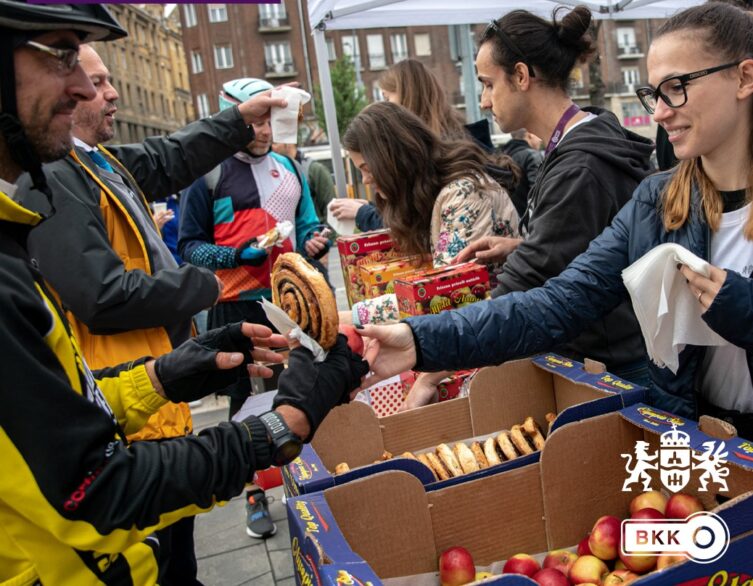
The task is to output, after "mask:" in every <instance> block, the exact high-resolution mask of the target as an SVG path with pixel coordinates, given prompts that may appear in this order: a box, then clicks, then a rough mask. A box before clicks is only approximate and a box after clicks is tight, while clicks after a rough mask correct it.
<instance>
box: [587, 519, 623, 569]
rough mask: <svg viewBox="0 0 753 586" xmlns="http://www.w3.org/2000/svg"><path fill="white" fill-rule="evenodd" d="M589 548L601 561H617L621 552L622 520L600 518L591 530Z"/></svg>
mask: <svg viewBox="0 0 753 586" xmlns="http://www.w3.org/2000/svg"><path fill="white" fill-rule="evenodd" d="M588 547H589V548H591V553H593V555H595V556H596V557H597V558H599V559H602V560H605V561H607V560H613V559H615V558H616V557H617V553H618V552H619V551H620V520H619V519H618V518H617V517H613V516H612V515H605V516H603V517H599V519H598V520H597V521H596V523H595V524H594V528H593V529H591V535H590V536H589V538H588Z"/></svg>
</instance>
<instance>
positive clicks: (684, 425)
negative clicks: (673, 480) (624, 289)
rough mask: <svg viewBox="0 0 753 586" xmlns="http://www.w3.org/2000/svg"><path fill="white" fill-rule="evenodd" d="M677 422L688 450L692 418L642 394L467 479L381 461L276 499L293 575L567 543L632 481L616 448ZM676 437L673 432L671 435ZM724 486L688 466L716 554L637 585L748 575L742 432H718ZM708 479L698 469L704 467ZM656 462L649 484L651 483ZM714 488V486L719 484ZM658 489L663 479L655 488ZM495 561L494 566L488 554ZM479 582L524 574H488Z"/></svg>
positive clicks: (623, 496)
mask: <svg viewBox="0 0 753 586" xmlns="http://www.w3.org/2000/svg"><path fill="white" fill-rule="evenodd" d="M673 425H674V426H675V427H674V430H676V431H680V432H682V433H683V434H685V435H683V436H682V438H683V441H684V442H685V444H684V445H685V446H686V447H687V448H688V449H690V450H691V451H692V453H693V454H695V456H694V458H695V457H696V456H699V455H701V454H703V452H704V451H705V450H706V447H707V446H706V444H707V443H708V442H716V444H715V445H718V442H719V440H717V439H716V438H714V437H711V436H709V435H706V434H704V433H702V432H701V431H700V430H699V429H698V424H697V423H696V422H693V421H689V420H685V419H682V418H679V417H675V416H673V415H671V414H669V413H665V412H662V411H659V410H657V409H653V408H651V407H649V406H647V405H645V404H635V405H632V406H629V407H627V408H624V409H622V410H620V411H619V412H613V413H609V414H605V415H601V416H597V417H593V418H589V419H584V420H582V421H578V422H573V423H570V424H567V425H563V426H561V427H559V428H558V429H557V430H556V431H554V432H553V433H552V435H551V437H550V438H549V439H548V440H547V443H546V445H545V446H544V448H543V450H542V453H541V458H540V460H539V461H537V462H530V463H529V464H527V465H525V466H521V467H517V468H514V469H506V470H503V471H501V472H499V473H497V474H492V475H488V476H483V477H480V478H477V479H475V480H471V481H468V482H464V483H460V484H455V485H450V486H444V487H438V486H434V487H432V486H425V485H423V484H422V482H421V481H420V480H419V479H418V478H417V477H416V476H414V475H413V474H410V473H406V472H405V471H401V470H387V471H383V472H380V473H377V474H374V475H372V476H369V477H365V478H360V479H356V480H354V481H352V482H350V483H347V484H343V485H340V486H335V487H333V488H330V489H328V490H325V491H324V492H318V493H314V494H306V495H302V496H299V497H295V498H290V499H288V504H287V506H288V522H289V524H290V535H291V539H292V541H293V554H294V565H295V569H296V579H297V580H298V583H299V584H333V585H334V584H336V583H338V582H337V579H338V577H339V579H340V580H341V581H340V582H339V583H344V582H345V583H347V580H351V582H350V583H353V584H373V585H376V584H382V583H385V580H387V582H386V583H387V584H390V585H392V584H423V583H425V582H422V581H421V580H422V579H424V580H427V579H428V580H429V582H428V583H431V580H436V578H435V576H434V574H435V573H436V571H437V558H438V555H439V553H440V552H441V551H443V550H445V549H446V548H448V547H452V546H456V545H462V546H463V547H466V548H467V549H468V550H469V551H470V552H471V554H472V555H473V557H474V560H475V561H476V563H477V565H478V566H488V565H490V564H494V563H495V562H496V563H497V564H498V563H499V562H500V561H502V560H504V559H506V558H508V557H510V556H511V555H514V554H516V553H521V552H527V553H530V554H536V553H541V552H546V551H550V550H553V549H558V548H563V547H572V546H574V545H576V544H577V543H578V542H579V541H580V540H581V539H582V538H583V537H584V536H585V535H586V534H587V533H588V531H590V529H591V527H592V526H593V524H594V522H595V521H596V519H598V518H599V517H600V516H602V515H615V516H618V517H620V518H626V517H627V516H628V514H629V503H630V501H631V500H632V499H633V498H634V497H635V496H636V495H637V494H639V493H640V491H641V490H642V486H633V485H631V486H629V487H628V490H625V491H623V488H624V484H625V481H626V480H627V479H628V478H629V470H627V469H626V458H624V457H623V455H624V454H635V449H636V442H646V444H647V448H648V450H649V451H650V452H653V451H657V453H659V451H661V450H663V449H665V447H666V446H665V444H663V443H662V441H663V438H664V436H663V435H662V434H663V433H665V432H667V431H668V430H672V429H673V427H672V426H673ZM675 447H676V444H675ZM723 447H724V451H725V452H726V453H727V455H726V457H725V460H726V467H727V468H728V474H726V475H725V476H724V480H725V481H726V485H727V486H726V487H724V486H722V485H721V484H720V483H717V482H707V483H706V490H705V491H704V490H702V485H703V483H702V482H701V477H702V476H703V474H704V470H703V468H702V467H701V468H699V469H695V468H694V469H693V470H692V471H691V473H690V476H689V478H688V479H687V482H686V484H685V486H684V487H683V492H686V493H690V494H694V495H696V496H697V497H698V498H699V499H701V501H702V502H703V503H704V505H705V506H706V508H707V510H711V511H713V512H714V513H715V514H716V515H718V516H719V518H721V519H722V520H723V521H724V522H725V523H726V525H727V527H728V529H729V535H730V537H731V539H730V542H729V546H728V549H727V550H726V551H725V552H724V553H723V555H721V557H720V558H719V559H718V560H716V561H714V562H712V563H707V564H702V563H696V562H694V561H686V562H683V563H680V564H678V565H676V566H672V567H670V568H666V569H664V570H661V571H655V572H652V573H649V574H646V575H645V576H643V577H641V578H640V579H639V580H638V581H636V582H634V584H639V585H641V586H643V585H649V584H651V585H659V584H667V585H670V584H672V585H675V584H687V585H689V586H690V585H692V586H701V585H707V584H708V585H729V586H732V585H733V584H734V585H736V586H742V585H743V584H750V583H752V582H748V580H751V576H752V575H753V554H752V553H751V552H753V461H752V460H751V453H752V452H753V442H748V441H746V440H741V439H739V438H733V439H727V440H725V443H724V444H723ZM707 480H708V479H707ZM662 482H663V480H662V476H661V470H658V471H653V472H652V473H651V488H654V489H663V486H662ZM725 488H726V490H725ZM664 490H666V489H665V488H664ZM497 567H498V566H497ZM484 584H504V585H505V586H508V585H509V586H515V585H516V584H534V582H533V581H530V580H528V579H527V578H524V577H521V576H512V575H506V576H499V577H495V578H494V579H492V580H490V581H486V582H484Z"/></svg>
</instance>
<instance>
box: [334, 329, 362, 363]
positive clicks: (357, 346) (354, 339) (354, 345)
mask: <svg viewBox="0 0 753 586" xmlns="http://www.w3.org/2000/svg"><path fill="white" fill-rule="evenodd" d="M337 329H338V330H339V331H340V333H341V334H345V337H346V338H348V346H349V347H350V349H351V350H352V351H353V353H354V354H358V355H359V356H363V338H362V337H361V336H359V335H358V333H357V330H356V328H355V327H353V326H351V325H349V324H340V325H339V326H338V328H337Z"/></svg>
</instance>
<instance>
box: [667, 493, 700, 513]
mask: <svg viewBox="0 0 753 586" xmlns="http://www.w3.org/2000/svg"><path fill="white" fill-rule="evenodd" d="M703 510H704V509H703V504H701V501H699V500H698V498H696V497H694V496H693V495H690V494H685V493H682V492H678V493H677V494H673V495H672V496H671V497H669V500H668V501H667V509H666V511H664V514H665V515H666V516H667V519H685V518H687V517H688V516H690V515H692V514H693V513H697V512H699V511H703Z"/></svg>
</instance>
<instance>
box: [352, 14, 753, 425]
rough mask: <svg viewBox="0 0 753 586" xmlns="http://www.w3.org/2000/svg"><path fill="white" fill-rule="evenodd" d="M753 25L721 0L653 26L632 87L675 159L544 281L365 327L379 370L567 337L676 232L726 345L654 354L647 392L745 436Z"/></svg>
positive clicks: (752, 292) (705, 309)
mask: <svg viewBox="0 0 753 586" xmlns="http://www.w3.org/2000/svg"><path fill="white" fill-rule="evenodd" d="M751 30H753V17H751V15H750V14H749V13H746V12H744V11H743V10H740V9H739V8H736V7H734V6H731V5H728V4H723V3H719V2H712V3H708V4H705V5H702V6H697V7H693V8H689V9H687V10H685V11H683V12H680V13H679V14H677V15H676V16H674V17H672V18H670V19H669V20H668V21H667V22H666V23H665V24H664V25H662V27H661V28H660V29H659V31H658V32H657V33H656V36H655V38H654V41H653V43H652V45H651V48H650V50H649V54H648V72H649V81H650V83H651V86H650V87H649V88H647V89H643V88H642V89H641V90H640V91H639V95H640V96H641V99H642V101H643V103H644V105H645V106H646V107H647V109H648V110H649V111H651V112H652V113H653V116H654V120H655V121H656V122H657V123H658V124H660V125H661V126H663V127H664V128H665V129H666V130H667V133H668V134H669V138H670V141H671V142H672V145H673V146H674V150H675V153H676V155H677V157H678V159H680V164H679V165H678V166H677V167H676V168H674V169H672V170H670V171H666V172H663V173H659V174H656V175H653V176H651V177H649V178H647V179H645V180H644V181H643V182H642V183H641V184H640V185H639V187H638V189H636V190H635V193H634V194H633V197H632V199H631V200H630V202H629V203H628V204H627V205H626V206H625V207H624V208H623V209H622V210H621V211H620V212H619V213H618V214H617V217H616V218H615V219H614V221H613V222H612V224H611V225H610V226H609V227H608V228H607V229H606V230H604V232H603V233H602V234H601V235H600V236H599V237H598V238H597V239H596V240H595V241H594V242H593V243H591V245H590V247H589V249H588V251H587V252H585V253H584V254H582V255H580V256H579V257H577V258H576V259H575V260H574V261H573V262H572V263H570V265H569V267H568V268H567V269H566V270H565V271H564V272H563V273H562V274H561V275H560V276H559V277H556V278H553V279H550V280H549V281H548V282H547V283H546V284H545V285H544V286H543V287H540V288H537V289H533V290H532V291H528V292H526V293H513V294H510V295H505V296H503V297H499V298H497V299H494V300H492V301H489V302H482V303H477V304H474V305H472V306H469V307H466V308H463V309H462V310H459V311H449V312H444V313H442V314H440V315H437V316H425V317H417V318H412V319H409V320H407V321H406V323H402V324H398V325H395V326H384V327H382V328H378V327H373V326H372V327H367V328H366V330H365V331H364V334H365V335H367V336H371V337H374V338H376V339H377V340H375V342H373V343H377V342H378V343H379V344H380V353H379V357H378V358H377V360H376V361H375V362H372V365H371V367H372V369H373V370H374V371H375V373H377V376H379V377H381V376H384V375H386V374H390V373H396V372H402V371H404V370H407V369H409V368H413V367H416V368H418V369H421V370H429V371H433V370H438V369H443V368H466V367H478V366H483V365H489V364H499V363H500V362H503V361H505V360H508V359H510V358H514V357H518V356H525V355H528V354H531V353H533V352H537V351H543V350H548V349H550V348H552V347H554V346H556V345H558V344H562V343H564V342H566V341H567V340H570V339H572V338H573V337H575V336H576V335H577V334H578V333H579V332H580V331H581V330H582V329H583V327H584V326H585V325H586V324H587V323H589V322H592V321H594V320H598V319H600V318H601V317H602V316H603V315H604V314H605V313H607V312H608V311H610V310H611V309H612V308H613V307H615V306H617V305H618V304H619V303H621V302H624V301H625V300H626V299H627V297H628V296H627V292H626V290H625V287H624V285H623V281H622V277H621V273H622V270H623V269H625V268H626V267H627V266H628V265H630V264H632V263H633V262H634V261H636V260H637V259H639V258H641V257H642V256H643V255H645V254H646V253H647V252H648V251H650V250H651V249H652V248H654V247H656V246H657V245H659V244H662V243H665V242H673V243H677V244H680V245H682V246H683V247H685V248H687V249H688V250H690V251H691V252H693V253H694V254H696V255H697V256H699V257H701V258H703V259H705V260H707V261H709V262H710V263H711V265H712V267H711V272H710V276H709V277H708V278H706V277H703V276H702V275H701V274H699V273H696V272H694V271H692V270H690V269H689V268H688V267H687V266H684V265H681V266H680V267H679V268H678V270H680V271H681V272H682V274H683V275H684V276H685V278H686V279H687V281H688V283H687V287H689V289H690V291H691V292H692V294H693V295H694V296H695V297H696V299H697V303H698V304H699V306H700V309H701V311H702V318H703V320H704V321H705V322H706V324H708V326H709V327H710V328H711V329H712V330H714V331H715V332H716V333H718V334H719V335H720V336H721V337H723V338H724V339H725V340H726V341H727V342H728V344H727V345H726V346H720V347H718V348H707V347H699V346H690V345H689V346H686V347H685V348H684V350H683V351H682V352H681V353H680V355H679V367H678V370H677V372H676V373H673V372H672V371H671V370H669V369H667V368H661V367H659V366H657V365H655V364H651V365H650V375H651V388H650V391H651V400H652V402H653V403H654V405H656V406H657V407H659V408H662V409H666V410H668V411H671V412H673V413H676V414H679V415H682V416H689V417H694V416H696V415H698V414H700V413H711V414H714V415H717V416H721V417H723V418H725V419H728V420H729V421H731V422H732V423H733V424H734V425H735V426H736V427H737V428H738V433H739V434H740V435H741V436H743V437H746V438H748V439H753V385H752V384H751V372H752V371H753V368H752V365H753V360H752V359H753V327H751V324H753V281H752V280H751V272H752V271H753V211H751V210H752V208H751V195H753V194H752V193H751V192H752V189H751V186H753V35H751V34H750V31H751ZM566 140H567V138H566V139H565V141H566ZM583 213H587V210H585V209H584V210H583Z"/></svg>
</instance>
